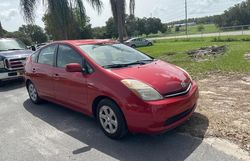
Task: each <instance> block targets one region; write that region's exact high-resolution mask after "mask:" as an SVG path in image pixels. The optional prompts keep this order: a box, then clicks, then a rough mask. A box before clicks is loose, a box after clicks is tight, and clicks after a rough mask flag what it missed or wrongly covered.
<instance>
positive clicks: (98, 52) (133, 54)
mask: <svg viewBox="0 0 250 161" xmlns="http://www.w3.org/2000/svg"><path fill="white" fill-rule="evenodd" d="M80 48H81V49H82V50H83V51H84V52H85V53H86V54H88V55H89V56H90V57H91V58H92V59H93V60H94V61H95V62H96V63H97V64H99V65H100V66H102V67H104V68H123V67H128V66H131V65H143V64H147V63H150V62H152V61H154V60H153V59H152V58H151V57H149V56H147V55H145V54H143V53H141V52H139V51H137V50H135V49H133V48H130V47H128V46H126V45H123V44H94V45H81V46H80Z"/></svg>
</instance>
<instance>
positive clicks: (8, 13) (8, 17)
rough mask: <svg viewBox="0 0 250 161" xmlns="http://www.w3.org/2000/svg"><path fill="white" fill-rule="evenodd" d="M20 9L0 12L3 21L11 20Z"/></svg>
mask: <svg viewBox="0 0 250 161" xmlns="http://www.w3.org/2000/svg"><path fill="white" fill-rule="evenodd" d="M17 14H18V11H17V10H16V9H14V8H11V9H8V10H4V11H2V12H0V19H1V20H3V21H11V20H13V18H14V17H15V16H17Z"/></svg>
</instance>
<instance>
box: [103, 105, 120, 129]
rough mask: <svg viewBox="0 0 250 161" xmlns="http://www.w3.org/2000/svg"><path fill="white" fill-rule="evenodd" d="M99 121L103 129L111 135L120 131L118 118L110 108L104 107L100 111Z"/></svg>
mask: <svg viewBox="0 0 250 161" xmlns="http://www.w3.org/2000/svg"><path fill="white" fill-rule="evenodd" d="M99 119H100V123H101V125H102V127H103V129H104V130H105V131H106V132H107V133H109V134H114V133H116V131H117V129H118V121H117V116H116V114H115V113H114V111H113V110H112V108H111V107H109V106H102V107H100V110H99Z"/></svg>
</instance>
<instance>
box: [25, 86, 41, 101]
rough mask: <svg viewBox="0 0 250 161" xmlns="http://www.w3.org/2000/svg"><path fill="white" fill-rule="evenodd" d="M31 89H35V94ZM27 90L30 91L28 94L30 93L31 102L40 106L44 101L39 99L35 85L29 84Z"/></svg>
mask: <svg viewBox="0 0 250 161" xmlns="http://www.w3.org/2000/svg"><path fill="white" fill-rule="evenodd" d="M31 88H33V90H34V91H33V92H32V91H31V90H32V89H31ZM27 90H28V93H29V97H30V100H31V101H32V102H33V103H34V104H40V103H41V102H42V99H41V98H40V97H39V95H38V93H37V90H36V87H35V85H34V84H33V83H32V82H31V81H30V82H28V85H27Z"/></svg>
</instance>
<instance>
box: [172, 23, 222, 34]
mask: <svg viewBox="0 0 250 161" xmlns="http://www.w3.org/2000/svg"><path fill="white" fill-rule="evenodd" d="M198 26H199V25H194V26H188V34H189V35H193V34H201V33H215V32H219V28H218V27H216V26H215V24H207V25H203V26H204V30H203V31H202V32H200V31H198ZM174 30H175V28H172V30H171V34H174V35H185V34H186V31H185V30H186V29H185V27H181V28H180V32H175V31H174Z"/></svg>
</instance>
